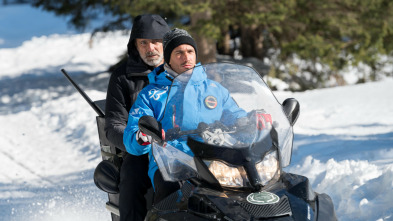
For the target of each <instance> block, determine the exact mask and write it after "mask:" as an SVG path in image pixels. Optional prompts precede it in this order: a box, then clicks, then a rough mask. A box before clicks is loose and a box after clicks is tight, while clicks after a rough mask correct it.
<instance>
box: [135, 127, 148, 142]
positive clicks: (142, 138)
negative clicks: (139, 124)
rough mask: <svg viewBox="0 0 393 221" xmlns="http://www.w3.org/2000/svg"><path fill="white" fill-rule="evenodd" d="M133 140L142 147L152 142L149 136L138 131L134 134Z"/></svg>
mask: <svg viewBox="0 0 393 221" xmlns="http://www.w3.org/2000/svg"><path fill="white" fill-rule="evenodd" d="M135 138H136V141H138V143H139V144H140V145H143V146H145V145H148V144H150V143H151V140H152V138H151V136H149V135H147V134H144V133H142V132H141V131H140V130H138V131H137V132H136V136H135Z"/></svg>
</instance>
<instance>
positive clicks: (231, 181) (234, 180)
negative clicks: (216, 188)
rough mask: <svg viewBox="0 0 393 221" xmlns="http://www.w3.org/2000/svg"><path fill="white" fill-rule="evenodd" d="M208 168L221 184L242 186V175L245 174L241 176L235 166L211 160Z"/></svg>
mask: <svg viewBox="0 0 393 221" xmlns="http://www.w3.org/2000/svg"><path fill="white" fill-rule="evenodd" d="M209 170H210V172H211V173H212V174H213V175H214V176H215V177H216V179H217V180H218V182H219V183H220V184H221V185H222V186H227V187H242V186H243V177H245V176H243V177H242V175H241V172H240V171H239V169H238V168H236V167H230V166H228V165H226V164H225V163H221V162H219V161H211V163H210V165H209ZM245 179H247V178H245Z"/></svg>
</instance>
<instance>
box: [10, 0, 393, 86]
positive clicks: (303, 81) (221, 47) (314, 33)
mask: <svg viewBox="0 0 393 221" xmlns="http://www.w3.org/2000/svg"><path fill="white" fill-rule="evenodd" d="M3 1H6V0H3ZM31 4H32V5H33V6H35V7H39V8H42V9H44V10H47V11H52V12H54V13H56V14H57V15H60V16H62V15H64V16H65V15H66V16H70V20H69V23H70V24H71V25H72V26H74V27H75V28H77V29H79V30H83V29H84V28H85V27H87V26H88V25H89V24H91V22H92V21H94V20H95V19H96V18H97V17H99V16H103V15H104V17H105V19H103V20H102V24H101V25H100V26H99V28H97V29H95V32H107V31H111V30H130V28H131V26H132V23H131V22H132V19H133V17H135V16H137V15H139V14H144V13H156V14H160V15H161V16H162V17H165V18H167V21H168V23H169V24H170V25H171V26H173V27H180V28H185V29H187V30H188V31H190V32H191V33H192V34H193V36H194V37H195V39H196V40H197V44H198V51H199V60H200V61H201V62H202V63H206V62H214V61H216V59H217V54H219V55H226V57H227V58H228V57H229V58H233V59H241V58H243V59H246V58H254V60H255V59H258V60H257V61H260V62H261V63H265V64H268V65H269V66H270V69H269V71H268V73H265V74H268V75H269V76H271V77H276V78H280V79H282V80H284V81H286V82H288V83H289V84H290V85H291V86H290V89H291V90H306V89H312V88H320V87H326V86H334V85H344V84H346V82H345V79H344V77H343V76H342V73H343V72H342V71H343V70H344V69H345V68H348V67H349V66H352V67H367V68H366V69H363V70H362V71H360V70H359V72H358V75H359V79H361V80H360V81H370V80H378V78H379V77H380V76H381V75H380V74H381V73H382V74H383V75H385V76H386V75H387V76H392V75H393V74H392V73H391V69H390V70H389V69H388V70H386V65H387V64H388V63H389V62H390V64H391V65H392V55H393V54H392V53H393V1H391V0H340V1H337V0H313V1H307V0H277V1H268V0H205V1H197V0H160V1H156V0H65V1H57V0H33V1H31ZM93 35H94V32H93ZM239 61H240V60H239Z"/></svg>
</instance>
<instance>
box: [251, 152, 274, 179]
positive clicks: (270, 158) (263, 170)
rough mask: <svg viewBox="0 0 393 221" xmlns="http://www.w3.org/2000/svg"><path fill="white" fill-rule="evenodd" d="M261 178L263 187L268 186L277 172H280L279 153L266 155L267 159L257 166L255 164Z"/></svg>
mask: <svg viewBox="0 0 393 221" xmlns="http://www.w3.org/2000/svg"><path fill="white" fill-rule="evenodd" d="M255 167H256V168H257V171H258V173H259V177H260V178H261V180H262V185H266V184H267V183H268V182H269V181H270V180H271V179H273V177H274V175H275V174H276V172H279V170H278V168H279V165H278V156H277V151H276V150H275V151H272V152H270V153H268V154H266V156H265V158H263V160H262V161H261V162H259V163H257V164H255Z"/></svg>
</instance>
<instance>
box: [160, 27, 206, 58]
mask: <svg viewBox="0 0 393 221" xmlns="http://www.w3.org/2000/svg"><path fill="white" fill-rule="evenodd" d="M162 41H163V47H164V60H165V62H166V63H168V64H169V61H170V59H171V54H172V51H173V49H175V48H176V47H177V46H179V45H182V44H188V45H191V46H192V47H193V48H194V50H195V55H196V56H197V55H198V51H197V46H196V43H195V40H194V39H193V38H192V37H191V35H190V34H188V32H187V31H186V30H183V29H179V28H175V29H173V30H171V31H168V32H167V33H165V35H164V37H163V39H162Z"/></svg>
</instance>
